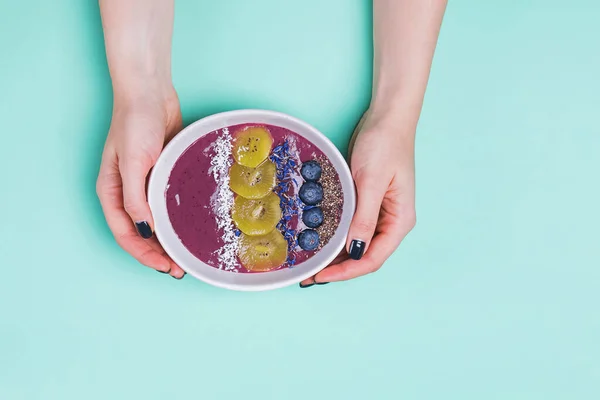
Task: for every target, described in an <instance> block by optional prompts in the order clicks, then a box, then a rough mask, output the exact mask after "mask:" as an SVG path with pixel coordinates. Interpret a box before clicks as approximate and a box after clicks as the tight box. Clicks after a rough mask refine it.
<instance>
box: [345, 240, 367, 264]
mask: <svg viewBox="0 0 600 400" xmlns="http://www.w3.org/2000/svg"><path fill="white" fill-rule="evenodd" d="M364 252H365V242H363V241H362V240H357V239H354V240H353V241H352V242H351V243H350V249H349V250H348V255H350V258H351V259H353V260H360V259H361V258H362V256H363V253H364Z"/></svg>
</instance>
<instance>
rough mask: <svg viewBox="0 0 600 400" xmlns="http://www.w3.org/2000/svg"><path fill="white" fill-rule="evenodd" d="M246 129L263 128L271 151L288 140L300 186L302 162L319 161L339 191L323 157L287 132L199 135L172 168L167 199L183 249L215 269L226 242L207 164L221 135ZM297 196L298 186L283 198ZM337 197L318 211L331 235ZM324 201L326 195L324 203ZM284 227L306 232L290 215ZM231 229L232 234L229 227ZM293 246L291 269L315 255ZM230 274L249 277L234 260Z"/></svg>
mask: <svg viewBox="0 0 600 400" xmlns="http://www.w3.org/2000/svg"><path fill="white" fill-rule="evenodd" d="M249 126H262V127H265V128H267V129H268V131H269V132H270V133H271V136H272V137H273V148H277V146H279V145H282V144H283V143H284V142H286V141H287V143H295V146H292V147H295V149H294V150H296V151H295V152H294V153H295V154H297V157H298V159H299V161H300V163H299V165H298V166H297V171H293V173H294V174H295V176H294V179H295V180H296V181H298V180H300V181H302V178H301V177H300V174H299V168H300V165H301V162H305V161H308V160H314V159H318V160H319V161H320V162H321V163H322V164H323V163H325V164H326V165H324V170H327V167H328V171H331V172H330V174H331V175H332V176H331V177H330V181H332V182H334V183H337V185H338V186H339V177H338V175H337V172H335V170H334V169H333V167H332V166H331V163H330V162H329V160H328V159H327V157H326V156H325V155H324V154H323V152H322V151H321V150H320V149H319V148H318V147H316V146H315V145H314V144H313V143H311V142H309V141H308V140H306V139H305V138H304V137H302V136H300V135H298V134H296V133H294V132H292V131H290V130H288V129H285V128H282V127H278V126H273V125H264V124H241V125H234V126H230V127H228V128H224V129H220V130H218V131H213V132H210V133H208V134H207V135H204V136H202V137H201V138H199V139H198V140H197V141H196V142H194V143H193V144H192V145H191V146H190V147H188V148H187V149H186V150H185V151H184V152H183V154H182V155H181V156H180V157H179V159H178V160H177V162H176V163H175V165H174V167H173V170H172V171H171V175H170V177H169V183H168V185H167V190H166V192H165V196H166V201H167V210H168V213H169V218H170V220H171V224H172V226H173V229H174V231H175V232H176V234H177V235H178V237H179V239H180V240H181V242H182V243H183V245H184V246H185V247H186V248H187V249H188V251H190V253H192V254H193V255H194V256H195V257H197V258H198V259H200V260H201V261H203V262H204V263H206V264H208V265H211V266H213V267H216V268H222V265H220V264H219V258H218V251H219V249H221V248H222V246H223V245H224V240H223V229H219V227H218V225H217V218H216V213H215V201H214V194H215V192H216V191H217V190H218V187H217V186H218V185H217V182H216V181H215V178H214V177H213V175H212V173H211V172H212V171H211V160H212V159H213V158H214V157H215V150H214V148H213V146H212V145H213V143H215V141H216V140H217V139H218V138H219V137H220V136H222V135H223V132H224V130H228V132H229V133H230V134H231V136H233V137H235V134H236V132H239V131H241V130H243V129H245V128H246V127H249ZM299 184H301V182H299ZM340 189H341V187H338V188H337V190H338V191H339V190H340ZM296 193H297V187H296V188H292V189H291V190H290V191H288V193H287V194H288V195H290V196H292V197H297V194H296ZM339 197H341V196H339V193H337V196H336V198H337V202H335V201H334V202H335V203H336V204H333V203H332V202H331V201H329V203H331V204H330V205H329V206H327V205H325V204H323V206H322V208H323V210H324V212H325V213H326V215H327V217H328V218H329V220H330V221H328V225H329V227H328V228H327V229H328V230H329V231H335V228H337V225H338V223H339V219H340V216H341V211H342V205H343V204H342V200H341V199H339ZM211 199H212V201H211ZM327 200H328V198H327V196H326V197H325V201H327ZM325 201H324V203H325ZM300 212H301V211H300ZM285 223H286V226H287V228H288V229H290V230H292V231H296V233H297V232H299V230H300V229H302V228H303V227H304V225H303V223H302V222H301V221H300V220H299V217H298V216H292V217H291V218H290V219H289V221H286V222H285ZM324 225H325V224H324ZM232 228H234V229H235V226H234V225H233V224H232ZM324 229H325V228H324ZM280 230H281V229H280ZM317 230H319V229H317ZM319 233H320V234H321V235H322V240H321V246H320V247H319V248H321V247H322V246H324V245H325V244H326V242H327V241H328V240H329V239H330V237H331V236H332V233H333V232H326V231H324V232H323V233H322V232H319ZM293 247H294V249H293V251H292V252H291V253H290V254H293V256H294V259H295V261H294V262H293V264H294V266H298V265H299V264H301V263H302V262H303V261H305V260H307V259H308V258H310V257H311V256H312V255H313V254H315V252H316V251H305V250H302V249H300V248H299V247H297V246H295V245H294V246H293ZM317 251H318V250H317ZM290 264H291V262H290V263H289V264H288V263H286V264H284V265H282V266H280V267H279V268H277V269H280V268H285V267H290V266H292V265H290ZM233 271H235V272H242V273H247V272H252V271H248V270H247V269H246V268H244V267H243V266H242V265H241V264H240V263H239V261H237V263H236V265H235V268H234V269H233Z"/></svg>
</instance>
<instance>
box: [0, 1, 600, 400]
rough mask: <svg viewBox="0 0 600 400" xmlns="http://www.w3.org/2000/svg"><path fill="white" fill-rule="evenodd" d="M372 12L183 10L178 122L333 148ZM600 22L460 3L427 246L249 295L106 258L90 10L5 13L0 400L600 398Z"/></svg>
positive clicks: (103, 113)
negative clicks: (249, 121) (233, 117)
mask: <svg viewBox="0 0 600 400" xmlns="http://www.w3.org/2000/svg"><path fill="white" fill-rule="evenodd" d="M292 3H293V4H292ZM369 10H370V4H369V3H368V2H367V1H363V0H361V1H358V0H357V1H347V0H330V1H320V0H305V1H302V2H299V1H296V2H283V1H279V0H255V1H252V2H248V1H241V0H239V1H207V0H206V1H193V0H185V1H184V0H178V2H177V10H176V28H175V37H174V50H173V52H174V54H173V59H174V80H175V84H176V87H177V89H178V91H179V94H180V96H181V101H182V107H183V112H184V118H185V120H186V122H187V123H189V122H191V121H193V120H196V119H198V118H200V117H202V116H205V115H208V114H211V113H214V112H218V111H224V110H230V109H236V108H245V107H256V108H268V109H276V110H280V111H283V112H287V113H291V114H294V115H296V116H298V117H300V118H302V119H305V120H306V121H308V122H310V123H312V124H314V125H315V126H317V127H318V128H319V129H321V130H322V131H323V132H325V133H326V134H327V135H328V136H329V137H330V138H332V139H333V140H334V142H335V143H336V144H337V145H338V146H340V147H341V148H344V147H345V145H346V143H347V141H348V137H349V135H350V132H351V130H352V128H353V126H354V124H355V122H356V121H357V119H358V118H359V116H360V114H361V112H362V111H363V109H364V108H365V107H366V105H367V104H368V101H369V90H370V75H371V65H370V57H371V52H372V49H371V45H370V40H371V38H370V30H371V21H370V18H371V14H370V11H369ZM599 16H600V5H599V4H598V3H597V2H595V1H587V2H584V1H571V2H566V1H526V2H524V1H523V2H516V1H510V2H509V1H500V0H497V1H485V2H484V1H478V0H472V1H466V0H464V1H460V0H457V1H450V4H449V7H448V10H447V13H446V18H445V20H444V25H443V28H442V33H441V37H440V41H439V47H438V51H437V54H436V58H435V61H434V67H433V71H432V76H431V81H430V85H429V90H428V93H427V96H426V101H425V106H424V110H423V115H422V119H421V123H420V125H419V129H418V140H417V182H418V185H417V186H418V187H417V189H418V193H417V200H418V201H417V212H418V223H417V227H416V228H415V229H414V231H413V232H412V233H411V234H410V235H409V237H408V238H407V239H406V241H405V242H404V243H403V244H402V246H401V248H400V250H399V251H398V252H397V253H396V254H395V255H394V256H393V257H392V259H390V260H389V262H388V263H387V265H386V266H385V267H384V268H383V269H382V270H381V271H379V272H378V273H376V274H373V275H370V276H368V277H365V278H362V279H358V280H355V281H352V282H346V283H339V284H330V285H327V286H320V287H313V288H311V289H306V290H299V289H298V288H297V287H290V288H286V289H282V290H278V291H274V292H267V293H254V294H250V293H236V292H229V291H225V290H221V289H216V288H213V287H210V286H207V285H205V284H203V283H201V282H199V281H195V280H193V279H190V278H189V277H186V279H184V280H183V281H181V282H179V281H176V280H174V279H171V278H169V277H168V276H164V275H161V274H158V273H156V272H153V271H151V270H149V269H145V268H144V267H141V266H138V265H137V264H136V262H135V261H133V260H132V259H131V258H129V257H128V256H127V255H126V254H125V253H124V252H123V251H121V250H120V249H119V247H118V246H117V245H116V244H115V243H114V241H113V239H112V236H111V234H110V232H109V230H108V228H107V227H106V225H105V223H104V220H103V216H102V213H101V210H100V206H99V204H98V201H97V199H96V195H95V188H94V186H95V182H94V181H95V176H96V173H97V170H98V166H99V161H100V154H101V150H102V146H103V141H104V138H105V135H106V132H107V129H108V127H109V123H110V113H111V88H110V81H109V76H108V72H107V67H106V61H105V56H104V49H103V41H102V34H101V25H100V20H99V12H98V9H97V4H96V2H93V1H81V0H55V1H40V0H38V1H28V2H24V1H7V0H1V1H0V50H1V53H0V120H1V121H2V125H1V130H0V131H1V133H2V143H1V144H0V271H1V275H0V399H3V400H18V399H27V400H29V399H44V400H45V399H61V400H70V399H147V400H151V399H196V398H202V399H291V400H293V399H307V398H308V399H400V398H402V399H436V400H438V399H446V400H449V399H457V400H458V399H460V400H470V399H473V400H475V399H477V400H481V399H486V400H491V399H510V400H519V399H523V400H537V399H543V400H551V399H557V400H558V399H560V400H564V399H569V400H573V399H577V400H578V399H597V398H600V315H599V312H598V307H599V304H600V253H599V248H600V240H599V239H600V233H599V232H600V211H599V208H600V185H599V183H600V180H599V179H598V174H599V173H600V128H599V123H598V117H599V115H600V114H599V113H598V109H599V106H600V79H598V72H599V71H600V52H599V51H598V49H599V48H598V43H599V41H600V28H599V25H598V19H599ZM249 27H251V28H249ZM250 58H259V59H261V60H262V61H261V62H260V63H257V62H253V63H245V62H244V60H247V59H250Z"/></svg>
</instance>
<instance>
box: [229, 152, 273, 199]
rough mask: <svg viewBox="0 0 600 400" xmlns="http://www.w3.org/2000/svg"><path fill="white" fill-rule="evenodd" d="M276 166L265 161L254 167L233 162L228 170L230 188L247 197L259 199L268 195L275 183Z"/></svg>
mask: <svg viewBox="0 0 600 400" xmlns="http://www.w3.org/2000/svg"><path fill="white" fill-rule="evenodd" d="M276 173H277V167H276V166H275V164H273V163H272V162H271V161H265V162H263V163H262V164H260V165H259V166H258V167H256V168H250V167H244V166H243V165H240V164H237V163H234V164H233V165H232V166H231V169H230V170H229V177H230V180H229V186H230V187H231V190H233V191H234V192H235V193H237V194H239V195H240V196H242V197H245V198H247V199H260V198H262V197H265V196H266V195H268V194H269V193H270V192H271V191H272V190H273V188H274V187H275V184H276V177H275V175H276Z"/></svg>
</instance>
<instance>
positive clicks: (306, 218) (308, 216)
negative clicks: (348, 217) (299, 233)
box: [302, 207, 324, 228]
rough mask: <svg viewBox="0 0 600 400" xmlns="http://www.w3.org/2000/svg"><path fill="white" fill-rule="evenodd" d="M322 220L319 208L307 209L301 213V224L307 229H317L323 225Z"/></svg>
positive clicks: (321, 212)
mask: <svg viewBox="0 0 600 400" xmlns="http://www.w3.org/2000/svg"><path fill="white" fill-rule="evenodd" d="M323 220H324V217H323V210H321V209H320V208H319V207H312V208H309V209H307V210H304V212H303V213H302V222H304V225H306V226H308V227H309V228H318V227H319V226H321V224H322V223H323Z"/></svg>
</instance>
